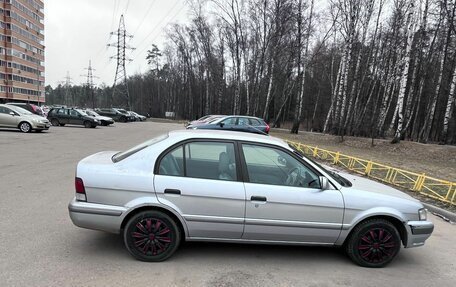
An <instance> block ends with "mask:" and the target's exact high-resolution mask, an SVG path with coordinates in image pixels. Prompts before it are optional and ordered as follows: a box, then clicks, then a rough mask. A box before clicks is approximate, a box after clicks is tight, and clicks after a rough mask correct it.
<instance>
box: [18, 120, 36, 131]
mask: <svg viewBox="0 0 456 287" xmlns="http://www.w3.org/2000/svg"><path fill="white" fill-rule="evenodd" d="M23 123H28V124H29V125H30V130H33V124H32V123H31V122H29V121H27V120H21V121H20V122H19V124H18V125H17V128H18V129H21V125H22V124H23Z"/></svg>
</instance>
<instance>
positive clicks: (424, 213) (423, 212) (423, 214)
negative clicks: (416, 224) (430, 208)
mask: <svg viewBox="0 0 456 287" xmlns="http://www.w3.org/2000/svg"><path fill="white" fill-rule="evenodd" d="M418 217H419V219H420V220H421V221H425V220H427V209H426V208H421V209H420V210H418Z"/></svg>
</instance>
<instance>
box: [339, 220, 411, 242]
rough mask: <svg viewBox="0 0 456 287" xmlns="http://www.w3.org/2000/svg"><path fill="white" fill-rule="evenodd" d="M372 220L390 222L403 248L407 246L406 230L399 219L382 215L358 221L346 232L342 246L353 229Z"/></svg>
mask: <svg viewBox="0 0 456 287" xmlns="http://www.w3.org/2000/svg"><path fill="white" fill-rule="evenodd" d="M372 219H383V220H386V221H389V222H391V224H393V225H394V227H395V228H396V229H397V231H398V232H399V235H400V237H401V241H402V244H403V245H404V246H407V229H406V227H405V225H404V223H403V222H402V220H401V219H399V218H397V217H396V216H393V215H386V214H385V215H383V214H376V215H371V216H368V217H365V218H363V219H362V220H360V221H358V222H357V223H356V224H354V225H353V226H352V227H351V228H350V230H349V232H348V235H347V236H346V237H345V239H344V242H343V244H344V245H345V243H347V241H348V240H349V239H350V237H351V235H352V234H353V231H354V230H355V228H356V227H357V226H359V225H360V224H362V223H364V222H366V221H368V220H372Z"/></svg>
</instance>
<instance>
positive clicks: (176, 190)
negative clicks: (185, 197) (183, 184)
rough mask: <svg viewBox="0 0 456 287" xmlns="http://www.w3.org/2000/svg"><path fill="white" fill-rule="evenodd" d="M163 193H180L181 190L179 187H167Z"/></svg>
mask: <svg viewBox="0 0 456 287" xmlns="http://www.w3.org/2000/svg"><path fill="white" fill-rule="evenodd" d="M165 193H167V194H181V191H180V190H179V189H170V188H167V189H165Z"/></svg>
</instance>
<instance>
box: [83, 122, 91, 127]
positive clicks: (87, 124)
mask: <svg viewBox="0 0 456 287" xmlns="http://www.w3.org/2000/svg"><path fill="white" fill-rule="evenodd" d="M84 127H86V128H90V127H92V123H91V122H89V121H85V122H84Z"/></svg>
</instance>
